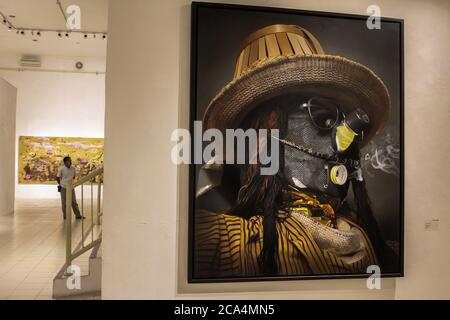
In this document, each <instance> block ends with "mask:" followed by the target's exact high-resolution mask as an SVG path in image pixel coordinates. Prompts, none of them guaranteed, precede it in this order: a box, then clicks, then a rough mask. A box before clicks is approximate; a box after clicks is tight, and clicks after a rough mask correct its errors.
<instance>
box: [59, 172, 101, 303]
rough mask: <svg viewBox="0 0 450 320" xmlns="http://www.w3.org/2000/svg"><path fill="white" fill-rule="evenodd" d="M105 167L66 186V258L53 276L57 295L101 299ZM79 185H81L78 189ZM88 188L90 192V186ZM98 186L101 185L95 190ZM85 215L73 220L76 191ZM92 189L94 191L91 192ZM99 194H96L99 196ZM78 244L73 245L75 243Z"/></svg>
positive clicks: (69, 297)
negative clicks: (73, 199)
mask: <svg viewBox="0 0 450 320" xmlns="http://www.w3.org/2000/svg"><path fill="white" fill-rule="evenodd" d="M102 186H103V168H100V169H97V170H95V171H93V172H91V173H89V174H88V175H86V176H84V177H82V178H81V179H79V180H78V181H76V182H70V183H68V185H67V187H66V192H67V193H66V203H67V208H66V212H67V215H66V216H67V220H66V229H65V232H66V262H65V264H64V265H63V266H62V268H61V269H60V271H59V272H58V274H57V275H56V276H55V278H54V279H53V298H54V299H99V298H100V295H101V279H102V250H101V241H102V217H103V211H102V207H103V206H102V200H103V198H102ZM77 188H78V189H77ZM85 189H87V192H86V190H85ZM94 189H97V190H96V191H95V192H94ZM73 191H75V192H77V191H78V195H77V199H78V204H79V206H80V211H81V215H82V216H83V217H84V218H85V219H81V220H76V221H75V222H72V214H71V213H72V208H71V202H72V192H73ZM89 191H90V192H89ZM95 195H96V197H95ZM73 242H74V243H77V242H78V244H77V245H76V246H75V247H72V243H73Z"/></svg>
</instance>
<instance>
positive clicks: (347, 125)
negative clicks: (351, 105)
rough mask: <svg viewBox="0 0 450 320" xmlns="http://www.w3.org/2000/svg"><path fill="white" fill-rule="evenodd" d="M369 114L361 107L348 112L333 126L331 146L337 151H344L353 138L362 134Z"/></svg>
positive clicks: (367, 122) (367, 123)
mask: <svg viewBox="0 0 450 320" xmlns="http://www.w3.org/2000/svg"><path fill="white" fill-rule="evenodd" d="M369 123H370V121H369V116H368V115H367V113H365V112H364V111H363V110H361V109H359V108H358V109H356V110H355V111H353V112H352V113H350V114H349V115H348V116H347V117H345V119H344V120H343V121H342V122H341V123H340V124H339V125H338V126H336V127H334V128H333V135H334V136H335V138H334V139H333V148H334V150H336V151H337V152H338V153H342V152H344V151H346V150H347V149H348V148H349V147H350V145H351V144H352V143H353V141H355V139H356V138H357V137H358V136H360V137H361V139H360V140H362V138H363V137H362V135H363V134H364V129H366V128H367V126H368V125H369Z"/></svg>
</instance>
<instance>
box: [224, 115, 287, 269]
mask: <svg viewBox="0 0 450 320" xmlns="http://www.w3.org/2000/svg"><path fill="white" fill-rule="evenodd" d="M286 122H287V120H286V114H285V112H283V111H282V110H281V109H280V108H273V107H272V108H266V109H265V110H262V111H259V112H258V115H256V116H254V117H251V120H249V121H246V123H245V127H247V128H254V129H256V130H259V129H267V131H268V141H267V143H266V146H267V152H268V154H269V153H270V155H271V156H272V157H273V156H274V155H273V154H272V151H271V144H270V143H269V140H270V135H271V130H272V129H279V130H280V135H281V136H283V135H284V132H285V131H286ZM258 145H259V143H258ZM283 150H284V149H283V146H282V145H280V154H279V155H278V157H279V170H278V173H276V174H275V175H261V174H260V169H261V167H262V165H261V164H260V163H259V162H258V163H257V164H246V165H244V168H243V169H244V170H243V178H242V183H241V185H242V187H241V188H240V190H239V194H238V198H237V203H236V206H235V207H234V209H233V210H232V212H234V214H236V215H239V216H241V217H244V218H250V217H251V216H253V215H258V214H259V215H263V248H262V251H261V253H260V256H259V258H258V263H259V265H260V267H261V270H262V271H263V273H264V274H266V275H273V274H276V273H277V271H278V267H277V262H276V257H277V248H278V233H277V228H276V219H277V218H276V215H277V212H278V208H279V206H280V205H281V195H282V189H283V186H284V179H283V177H282V172H283V170H282V168H283V162H284V152H283ZM255 211H256V212H255Z"/></svg>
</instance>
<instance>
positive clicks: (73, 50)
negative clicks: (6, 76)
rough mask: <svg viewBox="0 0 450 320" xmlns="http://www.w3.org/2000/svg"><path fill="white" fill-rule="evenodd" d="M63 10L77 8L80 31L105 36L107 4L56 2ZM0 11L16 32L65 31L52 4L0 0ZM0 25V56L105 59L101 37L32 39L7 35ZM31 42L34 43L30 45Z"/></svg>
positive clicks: (98, 0)
mask: <svg viewBox="0 0 450 320" xmlns="http://www.w3.org/2000/svg"><path fill="white" fill-rule="evenodd" d="M60 2H61V4H62V6H63V8H64V9H65V8H67V7H68V6H69V5H71V4H75V5H78V6H80V8H81V30H82V31H95V32H99V33H102V32H107V24H108V0H60ZM0 11H1V12H2V13H3V14H5V15H7V16H9V15H15V18H8V19H9V20H10V21H11V22H12V23H13V24H14V26H15V27H17V28H40V29H56V30H66V26H65V21H64V17H63V16H62V13H61V11H60V9H59V6H58V5H57V3H56V0H0ZM1 22H2V21H0V55H2V54H14V55H22V54H38V55H58V56H73V57H106V40H103V39H102V37H101V36H99V35H98V36H97V38H96V39H93V38H92V36H89V38H88V39H84V38H83V35H82V34H76V33H72V34H71V35H70V37H69V38H65V37H62V38H59V37H58V36H57V33H55V32H42V34H41V36H40V37H39V36H37V35H36V34H35V35H34V36H32V35H31V34H30V33H29V32H27V33H26V34H25V35H21V34H16V33H15V32H9V31H8V28H7V27H6V26H5V25H3V24H2V23H1ZM33 39H35V40H37V41H33Z"/></svg>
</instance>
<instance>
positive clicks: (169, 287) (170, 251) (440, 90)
mask: <svg viewBox="0 0 450 320" xmlns="http://www.w3.org/2000/svg"><path fill="white" fill-rule="evenodd" d="M229 2H232V3H238V1H229ZM189 3H190V1H187V0H172V1H167V0H154V1H145V0H130V1H126V2H124V1H120V0H112V1H111V2H110V7H109V9H110V11H109V23H108V26H109V40H108V61H107V65H108V77H107V85H106V95H107V97H106V102H107V108H106V124H105V126H106V131H105V136H106V150H105V152H106V154H105V156H106V158H105V181H106V182H107V183H106V184H105V206H104V212H105V215H104V242H103V245H104V248H103V259H104V260H103V281H102V283H103V292H102V294H103V297H104V298H169V299H170V298H174V297H182V298H191V297H193V298H194V297H195V298H199V297H201V298H217V299H220V298H257V299H262V298H296V299H308V298H321V299H327V298H334V299H342V298H389V299H390V298H400V299H402V298H450V288H449V285H450V274H449V273H448V265H449V263H450V251H449V250H448V243H450V232H449V229H450V219H449V217H448V204H447V201H445V200H446V199H447V198H448V194H450V185H449V184H448V180H449V177H448V173H447V172H448V171H445V170H446V169H445V168H446V167H447V162H448V161H447V159H448V157H449V156H450V145H449V144H450V140H449V139H448V138H446V137H447V136H448V135H449V133H450V132H449V126H448V120H449V119H450V115H449V112H450V111H449V110H450V109H449V108H448V105H449V104H450V99H449V93H448V89H447V88H446V87H447V84H448V83H449V82H450V79H449V69H450V68H449V61H448V57H447V54H448V52H449V41H448V30H449V26H448V23H449V22H448V21H449V19H448V12H449V3H448V2H443V1H406V0H403V1H399V0H397V1H387V0H378V1H377V4H378V5H380V6H381V13H382V15H383V16H391V17H400V18H404V19H405V28H406V30H405V59H406V60H405V69H406V72H405V76H406V79H405V85H406V97H405V98H406V103H405V110H406V119H405V124H406V146H405V155H406V184H405V186H406V208H405V277H404V278H398V279H383V281H382V287H383V289H382V290H367V289H365V280H363V279H357V280H323V281H291V282H270V283H268V282H265V283H264V282H259V283H228V284H195V285H192V284H191V285H189V284H187V281H186V278H187V271H186V265H187V215H188V201H187V200H188V181H187V170H186V169H187V168H186V167H178V168H177V167H176V166H174V165H173V164H172V163H171V161H170V149H171V147H172V143H171V142H170V134H171V132H172V130H173V129H175V128H177V127H188V110H189V52H190V51H189V36H190V6H189ZM241 3H243V4H254V5H263V6H264V5H267V6H282V7H288V8H298V9H306V10H321V11H332V12H333V11H334V12H342V13H356V14H366V8H367V7H368V6H369V5H370V4H372V3H373V1H371V0H347V1H320V0H304V1H295V0H261V1H257V0H248V1H241ZM123 12H127V14H126V15H124V14H123ZM430 26H432V27H430ZM130 142H132V143H130ZM430 155H432V156H430ZM125 159H132V162H131V163H129V164H130V165H129V166H128V167H127V169H126V170H124V168H123V161H124V160H125ZM443 170H444V171H443ZM130 181H132V184H131V185H130V184H129V182H130ZM429 218H439V219H440V226H439V231H434V232H430V231H424V220H426V219H429Z"/></svg>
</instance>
